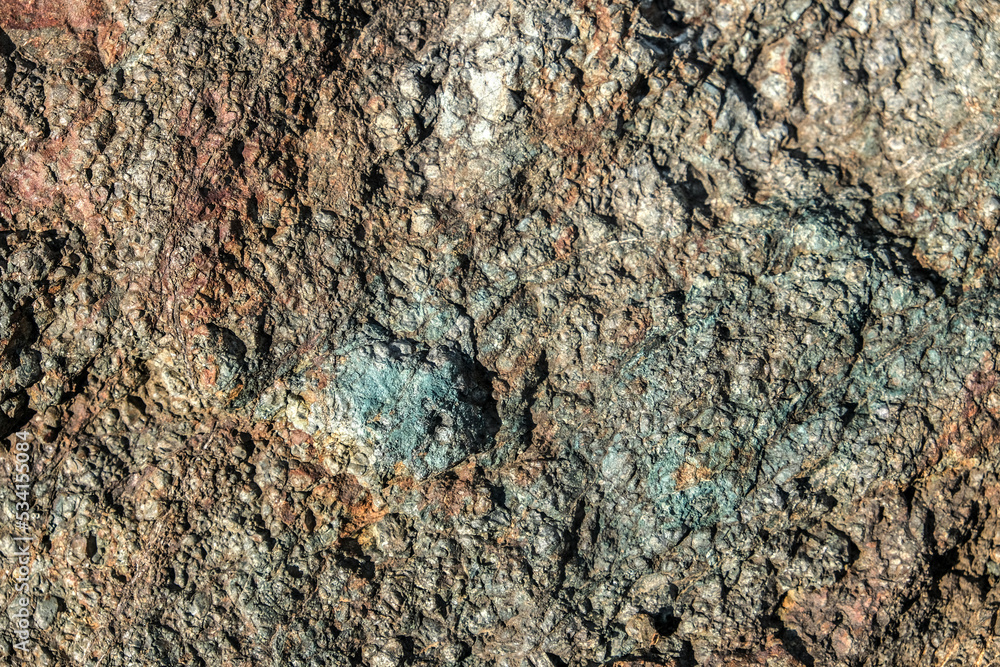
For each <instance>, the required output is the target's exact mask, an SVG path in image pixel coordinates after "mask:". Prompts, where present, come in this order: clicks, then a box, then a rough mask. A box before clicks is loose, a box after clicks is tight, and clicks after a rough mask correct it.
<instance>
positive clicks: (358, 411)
mask: <svg viewBox="0 0 1000 667" xmlns="http://www.w3.org/2000/svg"><path fill="white" fill-rule="evenodd" d="M335 385H336V391H337V393H338V395H339V396H340V397H341V398H342V399H343V402H344V406H343V407H344V409H345V410H346V412H347V417H348V419H349V421H350V422H351V423H352V424H354V425H355V426H356V427H357V428H358V429H359V432H360V435H361V437H363V438H365V439H366V440H367V441H368V442H369V444H370V445H371V447H372V448H373V450H374V457H375V460H374V461H373V465H374V467H375V469H376V471H377V472H378V473H379V475H380V476H386V475H388V474H390V473H391V472H392V471H393V469H394V468H395V466H396V464H398V463H403V464H405V465H406V467H407V468H408V469H409V470H410V471H411V472H412V473H413V474H414V475H415V476H416V477H418V478H423V477H426V476H428V475H431V474H434V473H436V472H440V471H442V470H446V469H447V468H449V467H451V466H453V465H455V464H456V463H459V462H460V461H462V460H464V459H465V458H467V457H469V456H470V455H472V454H475V453H477V452H480V451H483V450H485V449H486V448H488V447H489V446H490V444H491V442H492V437H493V435H494V434H495V433H496V430H497V427H498V424H499V420H498V417H497V411H496V406H495V404H494V403H493V400H492V397H491V393H490V386H489V384H488V378H487V377H486V375H485V373H484V372H483V371H482V369H480V368H477V366H476V364H475V362H474V361H473V360H472V359H470V358H469V357H467V356H466V355H464V354H462V353H461V352H457V351H452V350H445V349H442V348H435V349H432V350H427V349H422V348H418V347H417V346H415V345H413V344H410V343H402V344H392V343H390V344H385V343H376V344H375V345H371V346H365V347H362V348H359V349H356V350H353V351H351V352H349V353H348V354H347V355H346V356H345V357H344V360H343V363H342V364H341V365H340V367H339V368H338V370H337V373H336V377H335Z"/></svg>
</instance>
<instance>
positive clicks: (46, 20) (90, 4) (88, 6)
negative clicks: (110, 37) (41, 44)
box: [0, 0, 105, 32]
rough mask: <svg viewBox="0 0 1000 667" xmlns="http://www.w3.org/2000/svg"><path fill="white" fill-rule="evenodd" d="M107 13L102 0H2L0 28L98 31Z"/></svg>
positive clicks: (0, 0) (0, 2)
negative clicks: (96, 29) (61, 28)
mask: <svg viewBox="0 0 1000 667" xmlns="http://www.w3.org/2000/svg"><path fill="white" fill-rule="evenodd" d="M104 13H105V10H104V3H103V2H101V0H0V27H2V28H4V29H5V30H38V29H40V28H57V27H60V26H64V27H66V28H67V29H70V30H72V31H73V32H83V31H87V30H92V29H94V28H96V27H97V24H98V22H99V21H100V20H101V18H103V17H104Z"/></svg>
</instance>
